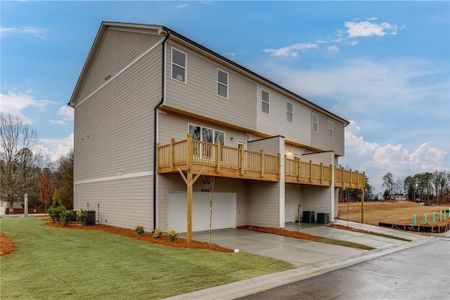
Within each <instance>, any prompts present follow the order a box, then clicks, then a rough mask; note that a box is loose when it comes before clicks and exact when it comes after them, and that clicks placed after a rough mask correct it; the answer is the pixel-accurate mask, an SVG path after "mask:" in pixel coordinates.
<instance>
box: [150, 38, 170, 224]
mask: <svg viewBox="0 0 450 300" xmlns="http://www.w3.org/2000/svg"><path fill="white" fill-rule="evenodd" d="M166 32H167V35H166V37H165V38H164V40H163V42H162V51H161V52H162V59H161V62H162V68H161V100H160V101H159V102H158V104H156V106H155V107H154V108H153V230H155V229H156V201H157V199H156V188H157V186H156V176H157V174H158V173H157V166H156V151H157V149H156V142H157V141H156V135H157V134H158V128H157V127H158V122H157V121H156V120H157V114H158V108H159V107H160V106H161V105H162V104H163V103H164V97H165V94H164V92H165V89H164V86H165V81H166V78H165V75H166V73H165V72H164V70H165V68H166V59H165V58H166V55H165V54H166V41H167V39H168V38H169V37H170V32H169V31H166Z"/></svg>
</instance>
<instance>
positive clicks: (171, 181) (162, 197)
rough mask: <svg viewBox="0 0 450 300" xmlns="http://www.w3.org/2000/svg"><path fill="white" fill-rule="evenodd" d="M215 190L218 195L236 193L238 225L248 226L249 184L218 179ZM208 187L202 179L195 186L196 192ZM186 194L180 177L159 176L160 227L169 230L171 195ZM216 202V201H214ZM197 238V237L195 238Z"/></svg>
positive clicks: (243, 181) (184, 185)
mask: <svg viewBox="0 0 450 300" xmlns="http://www.w3.org/2000/svg"><path fill="white" fill-rule="evenodd" d="M215 180H216V183H215V189H214V191H215V192H217V193H236V196H237V211H236V217H237V225H238V226H240V225H246V224H247V198H248V196H247V194H248V190H247V182H246V181H245V180H239V179H229V178H219V177H216V179H215ZM206 187H207V186H206V185H204V184H203V182H202V178H200V179H198V181H197V182H196V183H195V185H194V188H193V189H194V192H200V191H201V189H202V188H206ZM171 192H186V184H185V183H184V182H183V180H182V179H181V177H180V176H179V175H158V225H157V226H158V227H159V228H161V229H162V230H168V229H170V228H168V227H167V202H168V200H169V193H171ZM213 201H214V199H213ZM194 238H195V237H194Z"/></svg>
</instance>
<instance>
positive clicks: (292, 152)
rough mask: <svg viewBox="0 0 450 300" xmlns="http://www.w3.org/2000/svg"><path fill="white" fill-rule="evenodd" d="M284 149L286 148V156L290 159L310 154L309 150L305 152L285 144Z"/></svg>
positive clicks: (302, 149)
mask: <svg viewBox="0 0 450 300" xmlns="http://www.w3.org/2000/svg"><path fill="white" fill-rule="evenodd" d="M285 148H286V155H288V156H290V158H294V156H295V155H297V156H298V157H301V155H302V154H304V153H309V152H310V151H309V150H307V149H305V148H302V147H297V146H293V145H289V144H286V146H285Z"/></svg>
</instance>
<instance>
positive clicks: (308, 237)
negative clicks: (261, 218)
mask: <svg viewBox="0 0 450 300" xmlns="http://www.w3.org/2000/svg"><path fill="white" fill-rule="evenodd" d="M238 228H239V229H243V230H249V231H256V232H264V233H271V234H278V235H282V236H286V237H293V238H297V239H302V240H308V241H314V242H317V241H319V240H320V237H318V236H314V235H310V234H307V233H304V232H298V231H290V230H285V229H281V228H271V227H260V226H250V225H245V226H239V227H238Z"/></svg>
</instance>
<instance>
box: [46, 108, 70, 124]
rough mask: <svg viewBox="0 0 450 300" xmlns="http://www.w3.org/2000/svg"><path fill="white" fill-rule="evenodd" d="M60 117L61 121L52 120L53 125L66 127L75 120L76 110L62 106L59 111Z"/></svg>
mask: <svg viewBox="0 0 450 300" xmlns="http://www.w3.org/2000/svg"><path fill="white" fill-rule="evenodd" d="M58 116H59V117H60V119H59V120H50V123H52V124H60V125H66V124H67V122H72V121H73V119H74V110H73V108H71V107H69V106H67V105H64V106H61V107H60V108H59V109H58Z"/></svg>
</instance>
